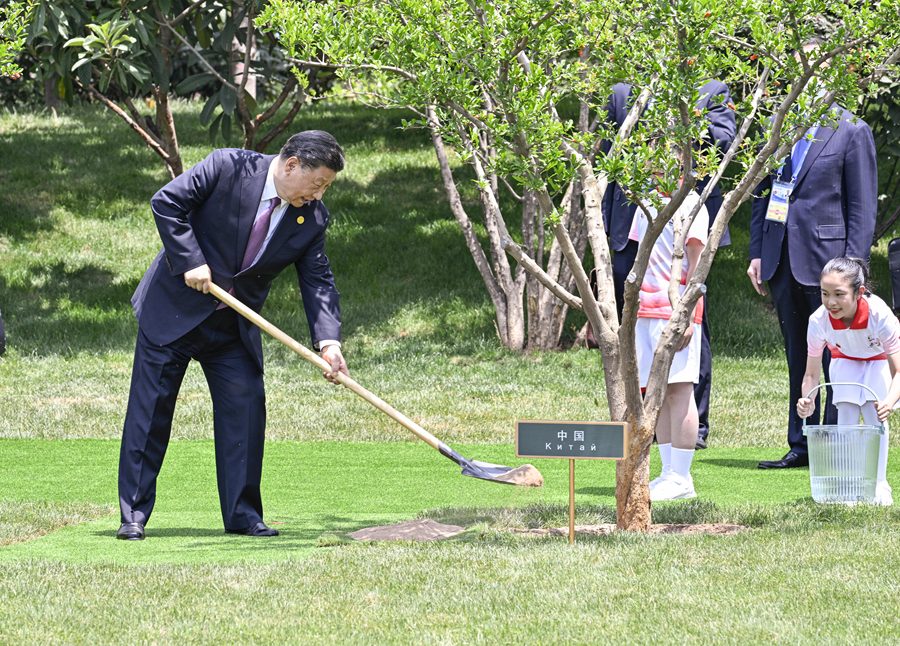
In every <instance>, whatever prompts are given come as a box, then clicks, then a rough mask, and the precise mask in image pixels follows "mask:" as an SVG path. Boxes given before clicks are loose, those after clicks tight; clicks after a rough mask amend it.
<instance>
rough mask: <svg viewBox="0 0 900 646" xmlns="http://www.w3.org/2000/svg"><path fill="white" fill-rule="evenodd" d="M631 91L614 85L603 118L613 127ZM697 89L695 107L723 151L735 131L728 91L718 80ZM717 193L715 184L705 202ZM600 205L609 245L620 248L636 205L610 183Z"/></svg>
mask: <svg viewBox="0 0 900 646" xmlns="http://www.w3.org/2000/svg"><path fill="white" fill-rule="evenodd" d="M631 90H632V89H631V86H630V85H627V84H625V83H619V84H617V85H615V86H614V87H613V93H612V95H610V97H609V101H608V103H607V105H606V113H607V120H608V122H609V123H611V124H613V125H614V126H615V128H616V129H617V130H618V129H619V128H621V127H622V123H623V122H624V121H625V117H626V116H627V115H628V111H629V110H630V109H631V105H632V103H633V98H632V91H631ZM699 92H700V98H699V99H698V100H697V109H698V110H700V111H701V112H702V113H704V114H705V115H706V118H707V120H708V121H709V134H710V136H711V138H712V140H713V143H714V144H715V145H716V146H717V147H718V148H719V150H721V151H722V152H723V153H724V152H726V151H727V150H728V149H729V148H730V147H731V143H732V142H733V141H734V136H735V134H737V126H736V125H735V119H734V110H732V109H731V108H729V107H728V104H729V103H731V93H730V92H729V91H728V86H726V85H725V84H724V83H722V82H721V81H708V82H706V83H704V85H703V87H701V88H700V90H699ZM634 98H637V97H634ZM611 146H612V142H605V143H604V146H603V152H604V154H605V153H608V152H609V149H610V147H611ZM708 181H709V178H706V177H704V178H702V179H701V180H699V181H698V182H697V187H696V188H697V191H698V192H702V191H703V189H704V188H705V187H706V183H707V182H708ZM721 195H722V194H721V192H720V191H719V187H718V185H716V187H715V188H713V190H712V192H711V193H710V195H709V201H710V202H717V201H718V198H720V197H721ZM601 208H602V210H603V224H604V226H605V227H606V233H607V235H609V241H610V246H611V247H612V249H613V251H621V250H622V249H624V248H625V245H626V244H628V233H629V232H630V231H631V221H632V220H633V219H634V212H635V210H636V209H637V205H635V204H633V203H631V202H630V201H629V200H628V198H627V197H625V192H624V191H623V190H622V187H621V186H619V185H618V184H616V183H611V184H610V185H609V186H608V187H607V189H606V193H605V194H604V196H603V203H602V205H601ZM713 211H715V213H714V212H713ZM716 213H718V208H716V209H710V214H709V226H710V228H712V225H713V222H714V221H715V217H716ZM728 244H731V236H730V235H729V233H728V229H725V233H724V235H723V236H722V241H721V244H720V246H726V245H728Z"/></svg>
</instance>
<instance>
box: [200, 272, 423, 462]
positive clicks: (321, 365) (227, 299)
mask: <svg viewBox="0 0 900 646" xmlns="http://www.w3.org/2000/svg"><path fill="white" fill-rule="evenodd" d="M209 293H210V294H212V295H213V296H215V297H216V298H218V299H219V300H220V301H222V302H223V303H225V304H226V305H228V307H230V308H231V309H233V310H235V311H236V312H237V313H238V314H240V315H241V316H243V317H244V318H246V319H247V320H249V321H250V322H251V323H253V324H254V325H256V326H257V327H258V328H260V329H261V330H263V331H264V332H265V333H266V334H269V335H270V336H273V337H275V338H276V339H278V340H279V341H281V342H282V343H283V344H285V345H286V346H287V347H289V348H290V349H291V350H293V351H294V352H296V353H297V354H299V355H300V356H301V357H303V358H304V359H306V360H307V361H309V362H310V363H311V364H313V365H314V366H316V367H317V368H318V369H319V370H322V371H323V372H328V373H330V372H331V366H330V365H329V363H328V362H327V361H325V360H324V359H323V358H322V357H320V356H319V355H317V354H316V353H315V352H312V351H311V350H308V349H307V348H305V347H304V346H303V345H301V344H300V343H298V342H297V341H295V340H294V339H292V338H291V337H289V336H288V335H287V334H285V333H284V332H282V331H281V330H279V329H278V328H277V327H275V326H274V325H272V324H271V323H269V322H268V321H267V320H266V319H264V318H263V317H261V316H260V315H259V314H257V313H256V312H254V311H253V310H251V309H250V308H249V307H247V306H246V305H244V304H243V303H242V302H240V301H239V300H238V299H236V298H235V297H234V296H232V295H231V294H229V293H228V292H226V291H225V290H223V289H222V288H221V287H219V286H218V285H216V284H215V283H210V284H209ZM334 377H335V380H336V381H338V382H339V383H341V384H342V385H344V386H346V387H347V388H349V389H350V390H352V391H353V392H355V393H356V394H357V395H359V396H360V397H362V398H363V399H365V400H366V401H367V402H369V403H370V404H372V406H374V407H375V408H377V409H378V410H380V411H381V412H382V413H384V414H385V415H387V416H389V417H390V418H392V419H393V420H394V421H396V422H397V423H398V424H400V425H401V426H404V427H405V428H407V429H408V430H410V431H412V433H413V434H414V435H416V436H417V437H418V438H419V439H420V440H422V441H423V442H426V443H427V444H429V445H430V446H431V447H432V448H434V449H437V450H438V451H440V446H441V442H440V440H438V439H437V438H436V437H435V436H434V435H432V434H431V433H429V432H428V431H426V430H425V429H424V428H422V427H421V426H419V425H418V424H416V423H415V422H414V421H412V420H411V419H409V418H408V417H407V416H406V415H404V414H403V413H401V412H400V411H398V410H397V409H395V408H394V407H393V406H390V405H388V404H387V403H386V402H385V401H384V400H382V399H381V398H380V397H377V396H375V395H373V394H372V393H371V392H369V391H368V390H366V389H365V388H363V387H362V386H360V385H359V384H358V383H356V382H355V381H354V380H353V379H351V378H350V377H348V376H347V375H345V374H344V373H342V372H339V373H337V374H336V375H335V376H334Z"/></svg>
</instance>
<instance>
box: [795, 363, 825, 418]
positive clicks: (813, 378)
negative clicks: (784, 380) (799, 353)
mask: <svg viewBox="0 0 900 646" xmlns="http://www.w3.org/2000/svg"><path fill="white" fill-rule="evenodd" d="M821 373H822V357H821V355H820V356H818V357H813V356H809V355H807V357H806V373H805V374H804V375H803V386H801V388H800V392H801V393H802V394H803V397H801V398H800V399H798V400H797V414H798V415H799V416H800V417H802V418H803V419H806V418H807V417H809V416H810V415H812V414H813V411H814V410H815V409H816V398H815V395H813V396H812V397H807V394H809V391H810V390H812V389H813V388H815V387H816V386H818V385H819V375H820V374H821Z"/></svg>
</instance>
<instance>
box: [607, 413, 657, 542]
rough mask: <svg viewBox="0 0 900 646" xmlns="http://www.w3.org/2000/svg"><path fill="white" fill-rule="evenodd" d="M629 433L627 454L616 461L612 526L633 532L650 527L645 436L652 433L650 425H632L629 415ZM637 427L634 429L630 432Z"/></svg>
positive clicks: (648, 463) (648, 462)
mask: <svg viewBox="0 0 900 646" xmlns="http://www.w3.org/2000/svg"><path fill="white" fill-rule="evenodd" d="M629 418H630V420H629V421H630V423H631V424H632V433H631V435H630V437H629V442H628V457H627V458H626V459H624V460H618V461H617V462H616V526H617V527H618V528H619V529H626V530H629V531H635V532H646V531H647V530H649V529H650V446H651V444H652V442H646V441H645V437H646V436H647V434H648V433H649V434H650V436H651V437H652V436H653V429H652V428H636V426H637V422H636V421H635V418H634V417H632V416H629ZM635 430H637V431H638V432H634V431H635Z"/></svg>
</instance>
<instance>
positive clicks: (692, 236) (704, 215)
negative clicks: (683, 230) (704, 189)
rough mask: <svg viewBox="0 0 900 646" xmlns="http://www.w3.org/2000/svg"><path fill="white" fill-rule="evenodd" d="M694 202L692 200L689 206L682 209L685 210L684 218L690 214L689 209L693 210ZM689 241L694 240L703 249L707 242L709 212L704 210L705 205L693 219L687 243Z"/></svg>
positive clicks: (686, 205)
mask: <svg viewBox="0 0 900 646" xmlns="http://www.w3.org/2000/svg"><path fill="white" fill-rule="evenodd" d="M695 202H696V200H692V201H691V203H690V205H688V204H685V206H683V207H682V208H684V209H685V216H687V215H689V214H690V209H691V208H693V205H694V203H695ZM691 240H696V241H697V242H699V243H700V244H702V245H703V246H704V247H705V246H706V243H707V242H709V211H707V210H706V205H705V204H704V205H702V206H701V207H700V210H699V211H697V217H695V218H694V222H693V223H692V224H691V229H690V231H688V241H691Z"/></svg>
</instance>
